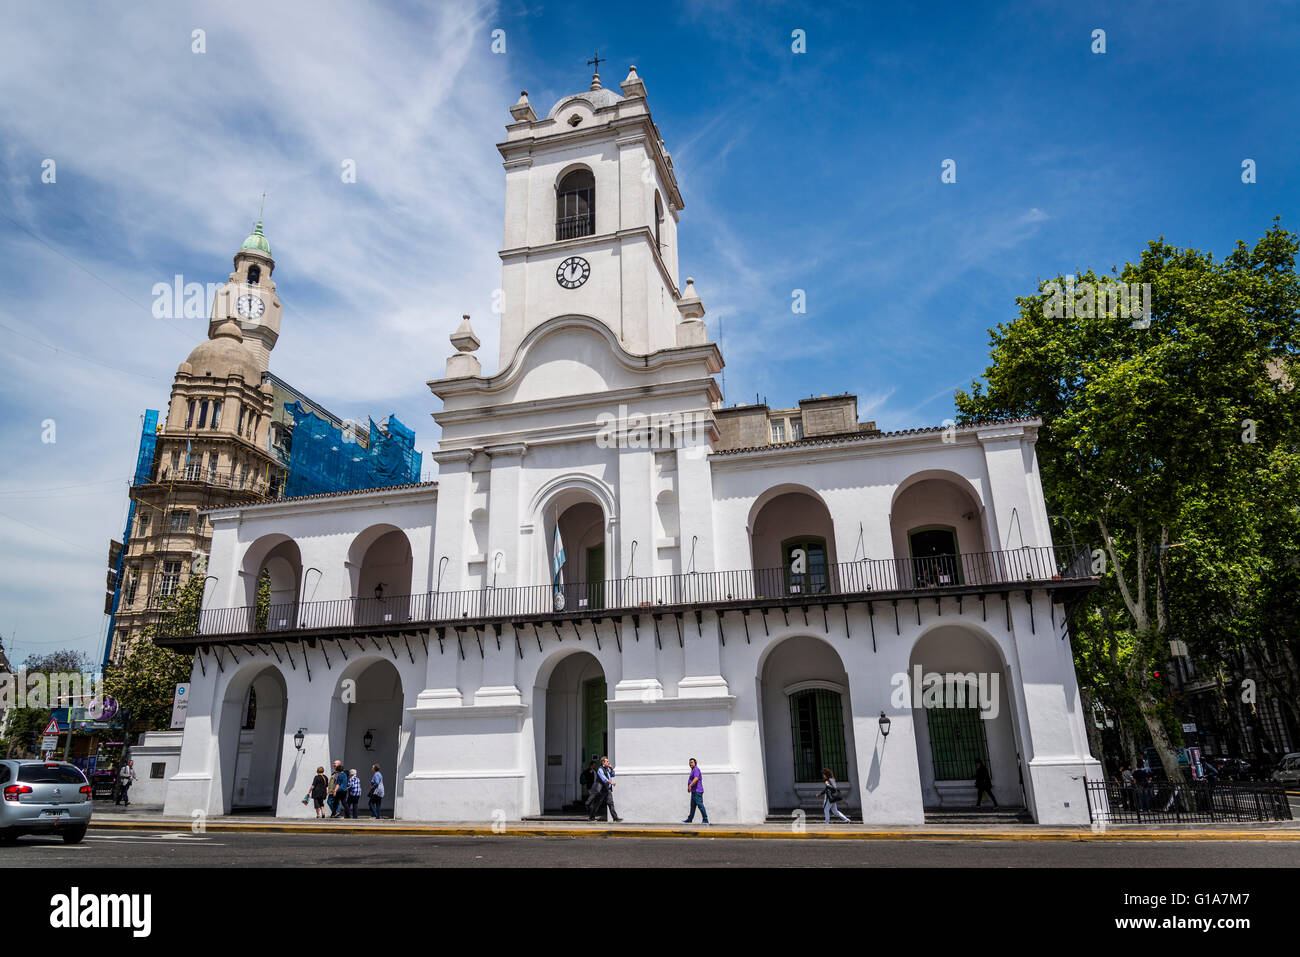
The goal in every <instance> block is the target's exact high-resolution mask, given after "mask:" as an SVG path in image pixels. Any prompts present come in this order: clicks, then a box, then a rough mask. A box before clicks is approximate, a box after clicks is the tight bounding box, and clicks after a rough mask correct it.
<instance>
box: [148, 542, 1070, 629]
mask: <svg viewBox="0 0 1300 957" xmlns="http://www.w3.org/2000/svg"><path fill="white" fill-rule="evenodd" d="M1087 558H1088V552H1087V550H1086V549H1085V550H1083V551H1079V552H1074V551H1072V550H1071V549H1069V548H1051V547H1041V548H1019V549H1015V550H1013V551H1004V552H977V553H974V554H970V555H948V556H939V557H936V558H916V559H913V558H900V559H876V560H866V559H863V560H861V561H856V562H841V563H839V564H836V565H829V566H818V567H817V568H816V569H815V570H814V571H812V572H804V573H799V572H794V571H793V570H792V569H791V567H790V566H784V567H780V568H760V569H742V570H737V571H721V572H693V573H687V574H680V575H660V576H655V577H648V578H621V579H614V580H609V581H598V582H576V583H568V584H561V585H558V586H555V585H521V586H513V587H508V588H492V587H488V588H479V589H473V590H469V591H430V592H425V593H424V594H416V595H395V596H388V595H385V596H383V597H366V598H341V599H338V600H335V601H316V602H301V603H291V604H283V605H271V606H270V607H269V608H267V609H265V610H264V611H262V612H260V613H259V611H258V609H257V608H256V607H253V606H244V607H240V608H207V609H204V610H203V611H202V612H201V613H200V616H199V627H198V632H197V634H200V635H237V634H252V633H260V632H272V631H295V630H304V629H325V628H345V627H351V626H363V627H376V626H383V625H390V624H401V623H405V622H411V623H435V622H453V621H457V620H459V619H466V618H470V619H484V618H500V619H518V618H530V617H538V616H542V615H552V614H556V613H569V614H578V615H590V614H593V613H599V612H612V611H636V610H637V609H643V608H644V609H653V608H658V607H669V606H678V607H680V606H690V607H698V606H701V605H711V604H722V603H726V602H751V601H764V600H781V599H812V600H814V601H815V600H817V599H818V598H821V597H825V598H827V599H834V598H836V597H839V596H847V595H861V594H870V593H873V592H880V593H886V594H888V593H891V592H893V593H897V592H900V591H916V590H922V589H924V590H930V591H933V592H938V593H942V591H943V590H945V589H952V588H959V587H965V588H967V589H969V588H979V587H983V586H991V585H1006V584H1020V583H1024V584H1026V585H1029V584H1030V583H1037V582H1046V581H1052V580H1079V579H1086V578H1088V577H1089V576H1090V575H1091V569H1090V566H1089V565H1088V563H1087ZM191 621H192V619H191ZM164 632H165V634H166V635H167V636H169V637H177V636H181V635H184V634H188V633H190V632H187V631H185V630H172V629H170V628H166V627H165V628H164Z"/></svg>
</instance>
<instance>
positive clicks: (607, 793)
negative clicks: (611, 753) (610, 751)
mask: <svg viewBox="0 0 1300 957" xmlns="http://www.w3.org/2000/svg"><path fill="white" fill-rule="evenodd" d="M596 781H597V782H598V783H599V785H600V795H599V798H598V799H597V801H596V804H595V806H594V809H593V810H592V813H591V814H590V815H589V816H588V818H587V820H588V821H594V820H595V819H596V818H597V816H603V815H604V813H605V812H606V811H609V816H610V817H612V818H613V819H614V820H615V821H618V822H621V821H622V820H623V819H622V818H621V817H619V816H618V811H617V809H615V807H614V766H613V765H612V764H610V763H609V758H608V757H602V758H601V759H600V767H598V768H596Z"/></svg>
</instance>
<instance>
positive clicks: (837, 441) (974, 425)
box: [713, 416, 1038, 455]
mask: <svg viewBox="0 0 1300 957" xmlns="http://www.w3.org/2000/svg"><path fill="white" fill-rule="evenodd" d="M1037 421H1038V417H1037V416H1028V417H1025V418H1019V419H990V420H989V421H987V422H965V423H962V424H959V425H957V426H956V428H957V429H959V430H965V429H982V428H987V427H988V426H993V425H1014V424H1015V423H1018V422H1037ZM947 428H949V427H948V426H946V425H928V426H925V427H924V428H919V429H899V430H898V431H897V432H835V433H833V434H830V435H814V436H812V437H811V438H804V439H799V440H797V441H794V442H773V443H771V444H770V445H751V446H749V447H748V448H743V449H719V450H717V451H716V452H714V453H713V454H714V455H740V454H741V453H743V452H777V451H780V450H781V449H789V448H807V447H809V446H817V445H844V444H847V443H849V442H853V441H862V442H865V441H870V440H873V439H888V438H892V437H894V436H899V435H924V434H926V433H929V432H942V431H944V430H945V429H947Z"/></svg>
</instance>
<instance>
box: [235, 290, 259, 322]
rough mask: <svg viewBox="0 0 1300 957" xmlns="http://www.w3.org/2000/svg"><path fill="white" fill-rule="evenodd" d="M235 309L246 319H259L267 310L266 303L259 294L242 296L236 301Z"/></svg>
mask: <svg viewBox="0 0 1300 957" xmlns="http://www.w3.org/2000/svg"><path fill="white" fill-rule="evenodd" d="M235 311H236V312H238V313H239V314H240V315H241V316H243V317H244V318H245V319H257V318H260V317H261V315H262V313H264V312H266V303H264V302H262V300H261V299H260V298H258V297H257V296H251V295H250V296H240V297H239V299H237V300H236V301H235Z"/></svg>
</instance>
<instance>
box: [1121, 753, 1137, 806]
mask: <svg viewBox="0 0 1300 957" xmlns="http://www.w3.org/2000/svg"><path fill="white" fill-rule="evenodd" d="M1119 783H1120V784H1121V785H1122V786H1123V788H1124V809H1125V810H1128V811H1131V810H1133V807H1134V805H1135V804H1136V803H1137V802H1136V801H1135V800H1134V799H1133V792H1134V790H1135V789H1136V787H1137V782H1136V781H1135V780H1134V779H1133V770H1132V769H1131V768H1130V767H1129V766H1128V765H1127V764H1121V765H1120V766H1119Z"/></svg>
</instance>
